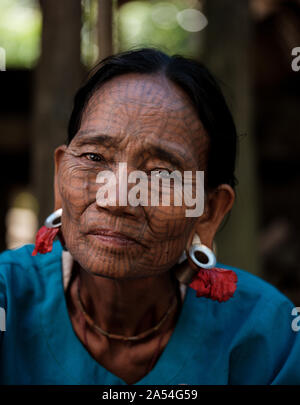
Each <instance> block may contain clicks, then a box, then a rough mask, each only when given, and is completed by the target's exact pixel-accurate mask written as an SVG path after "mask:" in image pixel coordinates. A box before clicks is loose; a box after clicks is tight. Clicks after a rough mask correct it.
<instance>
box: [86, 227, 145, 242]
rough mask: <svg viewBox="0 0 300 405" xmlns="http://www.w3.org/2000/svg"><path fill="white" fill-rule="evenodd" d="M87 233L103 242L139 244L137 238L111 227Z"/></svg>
mask: <svg viewBox="0 0 300 405" xmlns="http://www.w3.org/2000/svg"><path fill="white" fill-rule="evenodd" d="M88 234H89V235H93V236H95V237H97V238H98V239H99V240H102V241H104V242H108V243H113V244H118V245H127V244H136V243H138V244H141V243H140V242H139V241H138V240H136V239H134V238H132V237H131V236H129V235H125V234H124V233H120V232H115V231H113V230H111V229H94V230H91V231H89V232H88Z"/></svg>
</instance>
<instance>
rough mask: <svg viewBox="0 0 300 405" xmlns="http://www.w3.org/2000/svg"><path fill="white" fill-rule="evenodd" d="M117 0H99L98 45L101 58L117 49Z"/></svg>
mask: <svg viewBox="0 0 300 405" xmlns="http://www.w3.org/2000/svg"><path fill="white" fill-rule="evenodd" d="M116 6H117V2H116V1H115V0H98V47H99V60H101V59H103V58H105V57H107V56H109V55H112V54H113V53H114V52H115V51H116V38H115V21H114V15H115V9H116Z"/></svg>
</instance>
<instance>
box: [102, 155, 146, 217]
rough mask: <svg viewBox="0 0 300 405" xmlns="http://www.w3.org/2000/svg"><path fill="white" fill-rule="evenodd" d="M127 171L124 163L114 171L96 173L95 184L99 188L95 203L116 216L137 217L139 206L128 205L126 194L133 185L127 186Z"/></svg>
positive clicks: (139, 210)
mask: <svg viewBox="0 0 300 405" xmlns="http://www.w3.org/2000/svg"><path fill="white" fill-rule="evenodd" d="M129 173H130V172H129V171H128V168H127V163H126V162H120V163H119V164H118V165H116V167H115V168H114V170H104V171H101V172H99V173H98V175H97V178H96V182H97V183H99V188H98V191H97V194H96V203H97V205H98V206H99V207H102V208H105V209H107V210H109V211H111V212H112V213H114V214H116V215H124V214H125V215H130V216H136V217H137V216H139V215H140V212H141V207H140V206H132V205H130V203H129V202H130V201H129V200H130V199H128V192H129V191H130V189H131V188H132V187H133V184H131V183H129V184H128V176H129Z"/></svg>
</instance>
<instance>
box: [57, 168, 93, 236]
mask: <svg viewBox="0 0 300 405" xmlns="http://www.w3.org/2000/svg"><path fill="white" fill-rule="evenodd" d="M62 173H63V174H62V175H61V176H60V179H59V182H58V188H59V192H60V196H61V199H62V208H63V228H66V229H68V228H69V227H70V226H71V225H72V224H74V225H76V226H78V225H79V222H80V218H81V216H82V214H83V213H84V211H85V210H86V208H87V207H88V206H89V205H90V204H92V203H93V201H95V198H96V192H97V184H96V173H94V172H93V171H91V170H84V169H82V168H78V167H76V166H74V165H72V164H69V165H66V166H65V167H64V169H63V170H62Z"/></svg>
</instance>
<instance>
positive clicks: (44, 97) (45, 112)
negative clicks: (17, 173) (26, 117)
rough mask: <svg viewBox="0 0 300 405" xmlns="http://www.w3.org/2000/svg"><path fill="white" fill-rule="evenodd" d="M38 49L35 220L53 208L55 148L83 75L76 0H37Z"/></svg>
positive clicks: (33, 174)
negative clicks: (40, 21)
mask: <svg viewBox="0 0 300 405" xmlns="http://www.w3.org/2000/svg"><path fill="white" fill-rule="evenodd" d="M40 4H41V9H42V14H43V29H42V52H41V56H40V59H39V62H38V65H37V68H36V70H35V89H34V103H33V125H32V146H31V153H32V160H31V161H32V166H31V183H32V188H33V191H34V194H35V196H36V198H37V200H38V203H39V222H40V225H41V224H42V223H43V222H44V220H45V217H46V216H48V215H49V214H50V213H51V212H52V211H53V208H54V205H53V203H54V196H53V174H54V161H53V152H54V149H55V147H57V146H58V145H60V144H62V143H64V142H65V140H66V138H67V124H68V119H69V116H70V113H71V108H72V102H73V97H74V93H75V91H76V89H77V87H78V86H79V84H80V81H81V78H82V76H83V68H82V66H81V63H80V31H81V1H80V0H64V1H55V2H54V1H53V0H40Z"/></svg>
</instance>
